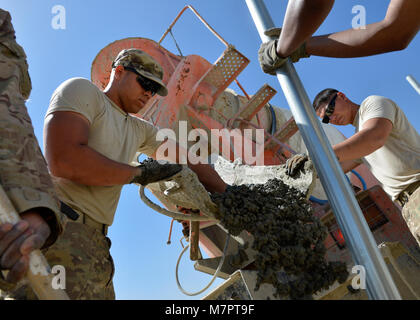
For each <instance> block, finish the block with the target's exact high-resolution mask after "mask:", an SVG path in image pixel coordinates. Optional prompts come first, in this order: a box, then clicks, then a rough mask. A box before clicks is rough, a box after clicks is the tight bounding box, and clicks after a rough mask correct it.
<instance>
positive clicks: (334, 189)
mask: <svg viewBox="0 0 420 320" xmlns="http://www.w3.org/2000/svg"><path fill="white" fill-rule="evenodd" d="M245 1H246V4H247V5H248V9H249V11H250V13H251V16H252V18H253V20H254V23H255V25H256V27H257V30H258V33H259V35H260V37H261V40H262V41H264V42H265V41H268V40H270V38H268V37H267V36H266V35H264V31H265V30H267V29H269V28H272V27H275V25H274V23H273V20H272V19H271V16H270V14H269V13H268V11H267V8H266V6H265V4H264V2H263V1H262V0H245ZM277 78H278V80H279V82H280V86H281V87H282V89H283V92H284V94H285V96H286V99H287V102H288V104H289V106H290V109H291V111H292V114H293V117H294V119H295V121H296V124H297V126H298V128H299V131H300V133H301V135H302V137H303V140H304V142H305V145H306V147H307V149H308V152H309V156H310V157H311V160H312V161H313V162H314V165H315V168H316V170H317V173H318V175H319V177H320V180H321V183H322V185H323V187H324V190H325V191H326V193H327V196H328V200H329V201H330V204H331V207H332V209H333V212H334V215H335V217H336V219H337V223H338V225H339V227H340V228H341V230H342V232H343V235H344V238H345V240H346V243H347V245H348V247H349V249H350V252H351V253H352V256H353V260H354V262H355V263H356V265H361V266H363V267H364V268H365V270H366V289H367V293H368V295H369V298H370V299H381V300H388V299H393V300H399V299H401V296H400V294H399V292H398V290H397V287H396V286H395V284H394V281H393V279H392V277H391V275H390V273H389V271H388V269H387V267H386V264H385V262H384V260H383V258H382V255H381V254H380V252H379V250H378V248H377V245H376V242H375V240H374V238H373V236H372V233H371V232H370V230H369V226H368V225H367V223H366V221H365V219H364V216H363V214H362V211H361V210H360V207H359V205H358V203H357V201H356V198H355V197H354V194H353V191H352V190H351V188H350V185H349V184H348V182H347V181H346V179H345V177H344V173H343V171H342V169H341V167H340V164H339V162H338V160H337V157H336V156H335V154H334V152H333V150H332V148H331V145H330V143H329V142H328V139H327V137H326V135H325V132H324V130H322V128H321V125H320V122H319V120H318V119H317V118H316V115H315V111H314V110H313V108H312V104H311V103H310V101H309V98H308V96H307V94H306V91H305V89H304V87H303V85H302V83H301V81H300V79H299V76H298V75H297V73H296V70H295V68H294V66H293V64H292V63H291V62H290V60H289V61H287V63H285V65H284V66H283V67H282V68H281V69H280V70H279V71H278V72H277Z"/></svg>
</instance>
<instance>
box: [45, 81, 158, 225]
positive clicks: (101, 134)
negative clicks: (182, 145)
mask: <svg viewBox="0 0 420 320" xmlns="http://www.w3.org/2000/svg"><path fill="white" fill-rule="evenodd" d="M56 111H72V112H77V113H80V114H82V115H83V116H84V117H86V119H87V120H88V121H89V123H90V129H89V130H90V131H89V141H88V146H89V147H91V148H92V149H94V150H96V151H97V152H99V153H101V154H102V155H104V156H105V157H107V158H109V159H111V160H114V161H118V162H121V163H125V164H131V163H132V162H133V161H135V157H136V154H137V153H138V152H139V153H144V154H147V155H149V156H150V155H152V154H153V153H154V152H155V151H156V149H157V148H158V147H159V145H160V144H161V143H162V142H161V141H156V133H157V129H156V128H155V127H154V126H153V125H152V124H150V123H149V122H147V121H145V120H142V119H139V118H137V117H134V116H130V115H127V114H126V113H125V112H124V111H123V110H121V109H120V108H119V107H118V106H117V105H116V104H115V103H113V102H112V101H111V100H110V99H109V98H108V97H107V96H106V95H105V94H104V93H103V92H102V91H100V90H99V89H98V88H97V87H96V86H95V85H94V84H93V83H91V82H90V81H89V80H87V79H83V78H72V79H69V80H67V81H65V82H63V83H62V84H61V85H60V86H59V87H58V88H57V89H56V90H55V91H54V93H53V95H52V97H51V101H50V106H49V108H48V111H47V114H46V116H47V115H49V114H51V113H53V112H56ZM53 182H54V184H55V186H56V189H57V192H58V195H59V197H60V200H62V201H63V202H65V203H67V204H68V205H69V206H70V207H72V208H73V209H74V210H75V211H77V212H79V213H81V212H83V213H85V214H87V215H88V216H89V217H91V218H92V219H94V220H96V221H98V222H100V223H104V224H107V225H111V224H112V221H113V219H114V214H115V211H116V209H117V204H118V200H119V197H120V193H121V189H122V187H123V186H122V185H115V186H105V187H102V186H86V185H82V184H78V183H74V182H72V181H70V180H67V179H61V178H57V177H53Z"/></svg>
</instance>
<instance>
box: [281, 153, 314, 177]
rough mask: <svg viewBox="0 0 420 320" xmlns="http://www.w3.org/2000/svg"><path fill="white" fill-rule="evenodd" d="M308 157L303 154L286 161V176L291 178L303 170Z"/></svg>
mask: <svg viewBox="0 0 420 320" xmlns="http://www.w3.org/2000/svg"><path fill="white" fill-rule="evenodd" d="M308 160H309V156H308V155H307V154H305V153H300V154H296V155H294V156H293V157H291V158H289V159H287V161H286V174H287V175H289V176H291V177H293V176H295V175H296V174H297V173H298V171H299V170H301V169H302V168H303V166H304V165H305V162H306V161H308Z"/></svg>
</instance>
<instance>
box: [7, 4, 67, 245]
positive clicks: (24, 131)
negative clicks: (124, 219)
mask: <svg viewBox="0 0 420 320" xmlns="http://www.w3.org/2000/svg"><path fill="white" fill-rule="evenodd" d="M30 91H31V80H30V77H29V74H28V65H27V62H26V55H25V52H24V51H23V49H22V47H20V46H19V45H18V44H17V43H16V41H15V32H14V29H13V26H12V24H11V17H10V14H9V13H8V12H7V11H4V10H2V9H0V184H1V185H2V186H3V188H4V190H5V192H6V194H7V196H8V197H9V198H10V200H11V202H12V203H13V205H14V206H15V208H16V210H17V212H18V213H22V212H24V211H27V210H29V209H34V208H42V209H41V210H40V212H41V214H42V216H43V217H44V219H46V221H47V222H48V224H49V226H50V228H51V235H50V237H49V238H48V239H47V242H46V243H45V245H44V247H47V246H50V245H51V244H52V243H54V242H55V240H56V239H57V237H58V235H59V234H60V233H61V232H62V231H63V222H64V221H65V220H64V217H63V214H62V213H61V212H60V209H59V201H58V199H57V197H56V195H55V192H54V187H53V184H52V181H51V177H50V175H49V173H48V169H47V166H46V161H45V159H44V157H43V155H42V152H41V150H40V148H39V145H38V141H37V139H36V137H35V134H34V129H33V127H32V122H31V119H30V118H29V115H28V112H27V109H26V106H25V99H27V98H28V97H29V94H30Z"/></svg>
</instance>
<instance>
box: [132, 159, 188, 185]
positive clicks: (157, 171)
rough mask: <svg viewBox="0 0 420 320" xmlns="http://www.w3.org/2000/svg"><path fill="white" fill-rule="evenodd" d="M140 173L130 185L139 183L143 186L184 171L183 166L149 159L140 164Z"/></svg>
mask: <svg viewBox="0 0 420 320" xmlns="http://www.w3.org/2000/svg"><path fill="white" fill-rule="evenodd" d="M137 168H140V169H141V170H140V173H139V174H138V175H136V176H135V177H134V178H133V180H131V182H130V183H138V184H141V185H143V186H146V185H148V184H149V183H152V182H157V181H160V180H164V179H167V178H170V177H172V176H173V175H175V174H177V173H178V172H180V171H181V170H182V165H180V164H174V163H170V162H168V161H163V160H154V159H152V158H148V159H146V160H144V161H143V162H141V163H140V165H139V166H137Z"/></svg>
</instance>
